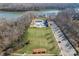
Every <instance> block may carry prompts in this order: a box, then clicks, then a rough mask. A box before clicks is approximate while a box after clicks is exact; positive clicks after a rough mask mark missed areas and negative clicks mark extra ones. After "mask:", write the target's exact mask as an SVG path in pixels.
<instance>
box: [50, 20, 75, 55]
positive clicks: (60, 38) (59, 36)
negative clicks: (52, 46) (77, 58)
mask: <svg viewBox="0 0 79 59" xmlns="http://www.w3.org/2000/svg"><path fill="white" fill-rule="evenodd" d="M49 24H50V27H51V30H52V32H53V33H54V36H55V38H56V40H57V42H58V45H59V48H60V49H61V54H62V55H63V56H74V55H75V54H76V51H75V49H74V48H73V46H72V45H71V44H70V42H69V41H68V39H67V38H66V37H65V36H64V34H63V33H62V31H61V30H60V28H59V27H58V26H57V25H56V24H55V23H54V22H53V21H52V22H49Z"/></svg>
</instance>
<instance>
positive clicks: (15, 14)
mask: <svg viewBox="0 0 79 59" xmlns="http://www.w3.org/2000/svg"><path fill="white" fill-rule="evenodd" d="M23 13H24V12H8V11H0V18H1V19H2V18H5V19H6V20H7V19H8V20H13V19H14V20H15V19H16V18H18V17H19V16H21V15H22V14H23Z"/></svg>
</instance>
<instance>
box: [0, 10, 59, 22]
mask: <svg viewBox="0 0 79 59" xmlns="http://www.w3.org/2000/svg"><path fill="white" fill-rule="evenodd" d="M58 12H59V10H52V9H51V10H42V11H38V13H39V14H47V13H56V14H57V13H58ZM23 13H24V12H7V11H0V18H5V19H8V20H15V19H16V18H18V17H19V16H21V15H23Z"/></svg>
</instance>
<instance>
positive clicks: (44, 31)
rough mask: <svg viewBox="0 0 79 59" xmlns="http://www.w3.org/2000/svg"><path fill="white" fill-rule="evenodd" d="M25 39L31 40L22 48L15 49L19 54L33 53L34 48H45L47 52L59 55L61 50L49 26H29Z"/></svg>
mask: <svg viewBox="0 0 79 59" xmlns="http://www.w3.org/2000/svg"><path fill="white" fill-rule="evenodd" d="M23 39H25V40H26V41H27V40H29V44H27V45H25V46H24V47H23V48H22V49H19V50H17V51H15V53H18V54H24V53H26V54H33V50H34V49H45V50H46V51H45V54H52V55H59V53H60V50H59V48H58V45H57V42H56V40H55V38H54V36H53V34H52V31H51V29H50V28H49V27H46V28H34V27H30V28H28V31H26V32H25V34H24V37H23Z"/></svg>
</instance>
